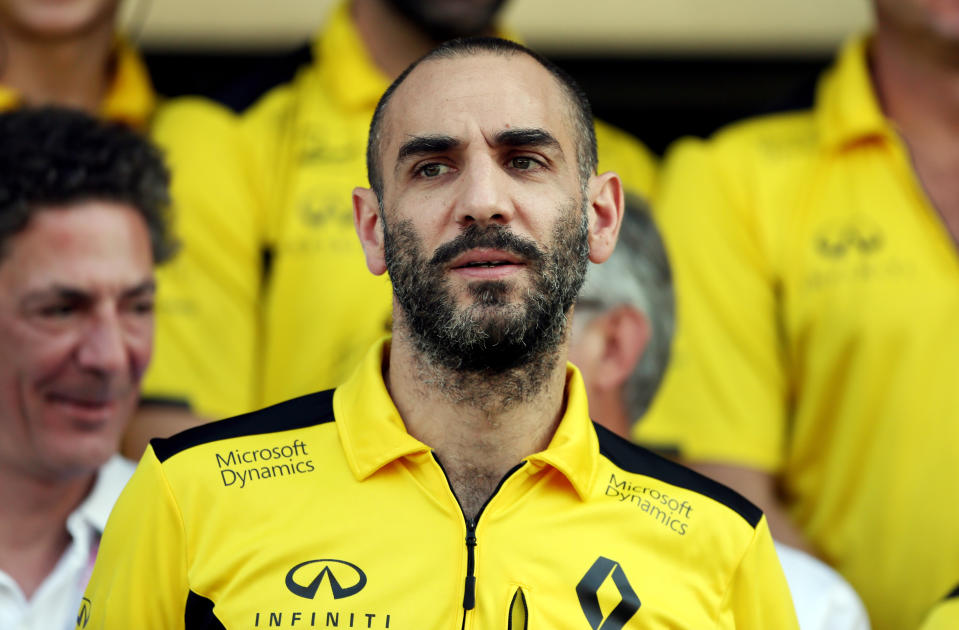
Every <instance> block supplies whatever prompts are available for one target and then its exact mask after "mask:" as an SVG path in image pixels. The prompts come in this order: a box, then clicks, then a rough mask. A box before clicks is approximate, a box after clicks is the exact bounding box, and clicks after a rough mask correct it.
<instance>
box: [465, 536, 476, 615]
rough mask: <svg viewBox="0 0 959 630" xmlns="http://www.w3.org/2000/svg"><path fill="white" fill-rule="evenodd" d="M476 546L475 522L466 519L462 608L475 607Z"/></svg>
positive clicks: (469, 608)
mask: <svg viewBox="0 0 959 630" xmlns="http://www.w3.org/2000/svg"><path fill="white" fill-rule="evenodd" d="M475 548H476V522H475V521H473V520H472V519H470V520H467V521H466V586H465V588H464V590H463V609H464V610H473V608H475V607H476V576H475V575H473V570H474V563H475V556H474V551H473V550H474V549H475Z"/></svg>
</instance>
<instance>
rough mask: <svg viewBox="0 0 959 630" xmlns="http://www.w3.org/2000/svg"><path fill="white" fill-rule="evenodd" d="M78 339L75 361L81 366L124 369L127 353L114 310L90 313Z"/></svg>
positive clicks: (98, 368) (121, 327) (120, 324)
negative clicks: (87, 323) (87, 322)
mask: <svg viewBox="0 0 959 630" xmlns="http://www.w3.org/2000/svg"><path fill="white" fill-rule="evenodd" d="M82 334H83V338H82V339H80V341H79V348H78V350H77V361H78V362H79V364H80V365H81V367H83V368H85V369H88V370H93V371H97V372H105V373H109V372H115V371H117V370H122V369H125V368H126V366H127V362H128V353H127V347H126V343H125V341H124V340H125V335H124V332H123V326H122V323H121V321H120V318H119V316H118V314H117V313H115V312H112V311H110V312H106V310H105V311H104V312H97V313H95V314H91V321H90V322H89V326H87V327H86V330H85V331H83V333H82Z"/></svg>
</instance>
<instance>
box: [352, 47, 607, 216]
mask: <svg viewBox="0 0 959 630" xmlns="http://www.w3.org/2000/svg"><path fill="white" fill-rule="evenodd" d="M482 53H492V54H496V55H502V56H504V57H509V56H513V55H528V56H529V57H532V58H533V59H535V60H536V61H537V62H538V63H539V64H540V65H541V66H543V67H544V68H545V69H546V70H548V71H549V73H550V74H551V75H553V77H554V78H555V79H556V80H557V81H558V82H559V84H560V87H562V89H563V92H564V93H565V94H566V97H567V98H568V99H569V105H570V110H571V114H572V122H573V126H574V128H575V132H576V153H577V156H576V157H577V161H578V163H579V171H580V179H581V180H582V181H583V183H584V185H585V182H586V181H588V180H589V177H590V175H593V174H594V173H595V172H596V163H597V157H596V130H595V128H594V127H593V111H592V108H591V107H590V105H589V99H588V98H586V93H585V92H583V90H582V89H581V88H580V87H579V85H577V84H576V81H574V80H573V78H572V77H571V76H569V74H567V73H566V72H565V71H564V70H563V69H562V68H560V67H559V66H557V65H556V64H554V63H553V62H552V61H550V60H548V59H546V58H545V57H542V56H541V55H539V54H537V53H535V52H533V51H532V50H530V49H529V48H527V47H525V46H523V45H521V44H517V43H516V42H511V41H509V40H506V39H499V38H497V37H464V38H460V39H452V40H450V41H448V42H445V43H444V44H442V45H440V46H439V47H437V48H434V49H433V50H432V51H430V52H429V53H427V54H426V55H424V56H423V57H421V58H420V59H418V60H417V61H414V62H413V63H412V64H410V66H409V67H408V68H406V70H404V71H403V73H402V74H400V76H398V77H397V78H396V80H395V81H393V83H392V84H391V85H390V87H389V88H387V90H386V92H384V93H383V96H381V97H380V101H379V103H377V104H376V111H374V112H373V120H372V122H370V136H369V141H368V142H367V145H366V171H367V176H368V177H369V180H370V187H372V189H373V191H374V192H375V193H376V196H377V197H380V198H382V193H383V176H382V174H381V172H380V163H379V151H380V141H381V140H382V133H383V119H384V118H385V117H386V109H387V107H388V106H389V103H390V100H391V99H392V97H393V93H394V92H395V91H396V89H397V88H398V87H399V86H400V85H402V83H403V81H405V80H406V77H408V76H409V74H410V73H411V72H412V71H413V70H414V69H415V68H416V67H417V66H418V65H420V64H421V63H423V62H425V61H431V60H433V59H455V58H457V57H470V56H474V55H479V54H482Z"/></svg>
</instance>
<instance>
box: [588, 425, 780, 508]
mask: <svg viewBox="0 0 959 630" xmlns="http://www.w3.org/2000/svg"><path fill="white" fill-rule="evenodd" d="M593 426H594V427H596V435H597V436H598V437H599V452H600V454H602V455H603V456H605V457H606V458H607V459H609V460H610V461H611V462H613V463H614V464H616V465H617V466H619V467H620V468H622V469H623V470H626V471H629V472H631V473H637V474H640V475H646V476H648V477H653V478H655V479H661V480H663V481H665V482H666V483H669V484H672V485H674V486H679V487H680V488H686V489H687V490H692V491H693V492H698V493H699V494H702V495H705V496H707V497H709V498H711V499H713V500H715V501H718V502H720V503H722V504H723V505H725V506H726V507H728V508H729V509H731V510H733V511H735V512H736V513H737V514H739V515H740V516H742V517H743V519H745V520H746V522H747V523H749V524H750V525H751V526H752V527H756V525H758V524H759V519H760V518H762V515H763V513H762V510H760V509H759V508H758V507H756V506H755V505H753V504H752V503H750V502H749V500H748V499H746V498H745V497H744V496H742V495H741V494H739V493H738V492H736V491H735V490H733V489H731V488H727V487H726V486H724V485H723V484H721V483H719V482H717V481H713V480H712V479H710V478H709V477H705V476H703V475H701V474H699V473H698V472H696V471H695V470H690V469H689V468H686V467H685V466H682V465H680V464H677V463H676V462H673V461H670V460H668V459H666V458H664V457H660V456H659V455H657V454H656V453H653V452H652V451H649V450H646V449H645V448H643V447H641V446H637V445H635V444H633V443H632V442H629V441H627V440H624V439H623V438H621V437H619V436H618V435H616V434H615V433H613V432H612V431H610V430H609V429H607V428H606V427H604V426H602V425H599V424H597V423H595V422H594V423H593Z"/></svg>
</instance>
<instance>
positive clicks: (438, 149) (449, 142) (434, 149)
mask: <svg viewBox="0 0 959 630" xmlns="http://www.w3.org/2000/svg"><path fill="white" fill-rule="evenodd" d="M459 145H460V141H459V140H457V139H456V138H453V137H452V136H442V135H436V136H413V137H412V138H410V139H409V140H407V141H406V142H404V143H403V144H401V145H400V150H399V152H398V154H397V157H396V159H397V161H399V162H402V161H403V160H405V159H407V158H410V157H416V156H419V155H430V154H432V153H442V152H443V151H449V150H450V149H455V148H456V147H458V146H459Z"/></svg>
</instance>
